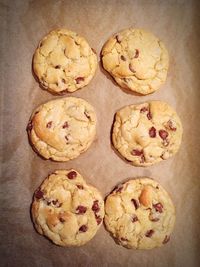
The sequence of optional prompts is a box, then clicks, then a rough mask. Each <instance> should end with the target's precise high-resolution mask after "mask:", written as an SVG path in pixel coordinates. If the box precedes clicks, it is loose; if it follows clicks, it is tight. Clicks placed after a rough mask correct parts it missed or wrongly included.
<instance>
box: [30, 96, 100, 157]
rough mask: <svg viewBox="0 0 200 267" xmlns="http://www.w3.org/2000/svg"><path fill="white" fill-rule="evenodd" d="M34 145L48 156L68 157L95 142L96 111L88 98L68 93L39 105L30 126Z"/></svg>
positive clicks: (74, 155)
mask: <svg viewBox="0 0 200 267" xmlns="http://www.w3.org/2000/svg"><path fill="white" fill-rule="evenodd" d="M27 131H28V135H29V140H30V142H31V144H32V145H33V148H34V149H35V150H36V151H37V152H38V153H39V154H40V155H41V156H43V157H44V158H46V159H52V160H55V161H68V160H70V159H74V158H76V157H78V156H79V155H80V154H81V153H83V152H84V151H86V150H87V149H88V148H89V146H90V145H91V144H92V142H93V140H94V138H95V134H96V114H95V111H94V108H93V107H92V106H91V105H90V104H89V103H88V102H87V101H85V100H83V99H81V98H76V97H66V98H59V99H55V100H51V101H49V102H47V103H45V104H43V105H41V106H39V107H38V108H37V109H36V110H35V111H34V112H33V114H32V116H31V118H30V121H29V123H28V126H27Z"/></svg>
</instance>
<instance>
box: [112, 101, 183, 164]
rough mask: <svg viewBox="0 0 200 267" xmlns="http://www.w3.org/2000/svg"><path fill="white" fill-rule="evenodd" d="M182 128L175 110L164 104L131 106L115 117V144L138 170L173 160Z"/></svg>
mask: <svg viewBox="0 0 200 267" xmlns="http://www.w3.org/2000/svg"><path fill="white" fill-rule="evenodd" d="M182 132H183V129H182V124H181V121H180V119H179V117H178V115H177V113H176V112H175V110H174V109H173V108H172V107H171V106H170V105H168V104H167V103H165V102H163V101H150V102H147V103H143V104H137V105H130V106H126V107H124V108H122V109H121V110H119V111H118V112H117V113H116V115H115V121H114V125H113V131H112V141H113V145H114V147H115V148H116V149H117V150H118V151H119V153H120V154H121V155H122V156H123V157H124V158H126V159H127V160H128V161H130V162H131V163H132V164H133V165H135V166H150V165H153V164H155V163H157V162H159V161H162V160H166V159H168V158H169V157H171V156H173V155H174V154H175V153H176V152H177V151H178V149H179V147H180V144H181V139H182Z"/></svg>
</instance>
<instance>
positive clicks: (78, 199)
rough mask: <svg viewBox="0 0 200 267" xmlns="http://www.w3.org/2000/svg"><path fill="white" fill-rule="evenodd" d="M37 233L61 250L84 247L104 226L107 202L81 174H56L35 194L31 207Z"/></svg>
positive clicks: (71, 171) (45, 181)
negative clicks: (65, 247)
mask: <svg viewBox="0 0 200 267" xmlns="http://www.w3.org/2000/svg"><path fill="white" fill-rule="evenodd" d="M31 213H32V220H33V223H34V225H35V228H36V230H37V231H38V232H39V233H40V234H41V235H44V236H46V237H48V238H49V239H50V240H51V241H52V242H53V243H55V244H57V245H60V246H68V247H69V246H81V245H84V244H85V243H87V242H88V241H89V240H91V239H92V238H93V237H94V235H95V234H96V232H97V230H98V229H99V227H100V225H101V224H102V220H103V217H104V201H103V199H102V196H101V194H100V192H99V191H98V190H97V189H96V188H95V187H93V186H91V185H88V184H87V183H86V182H85V180H84V179H83V177H82V176H81V174H80V173H78V172H77V171H75V170H73V169H71V170H57V171H55V172H53V173H52V174H51V175H49V176H48V177H47V178H46V179H45V180H44V182H43V183H42V185H41V186H40V187H39V188H38V189H37V190H36V191H35V194H34V197H33V203H32V207H31Z"/></svg>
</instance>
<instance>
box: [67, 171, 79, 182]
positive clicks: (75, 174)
mask: <svg viewBox="0 0 200 267" xmlns="http://www.w3.org/2000/svg"><path fill="white" fill-rule="evenodd" d="M67 177H68V178H69V179H70V180H73V179H75V178H76V177H77V173H76V172H75V171H71V172H69V173H68V174H67Z"/></svg>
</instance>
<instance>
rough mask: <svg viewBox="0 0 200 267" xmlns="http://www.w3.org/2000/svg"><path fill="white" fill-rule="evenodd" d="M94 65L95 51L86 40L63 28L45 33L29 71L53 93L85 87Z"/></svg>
mask: <svg viewBox="0 0 200 267" xmlns="http://www.w3.org/2000/svg"><path fill="white" fill-rule="evenodd" d="M96 67H97V56H96V53H95V52H94V50H93V49H91V48H90V46H89V44H88V43H87V41H86V40H85V39H84V38H83V37H81V36H79V35H78V34H77V33H75V32H72V31H69V30H66V29H58V30H54V31H51V32H50V33H49V34H48V35H46V36H45V37H44V38H43V39H42V40H41V41H40V43H39V45H38V48H37V49H36V51H35V54H34V56H33V70H34V73H35V74H36V76H37V78H38V80H39V82H40V84H41V85H42V86H43V87H44V88H45V89H47V90H48V91H50V92H53V93H57V94H61V93H65V92H74V91H76V90H77V89H80V88H82V87H84V86H86V85H87V84H88V83H89V82H90V80H91V79H92V77H93V76H94V73H95V70H96Z"/></svg>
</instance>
